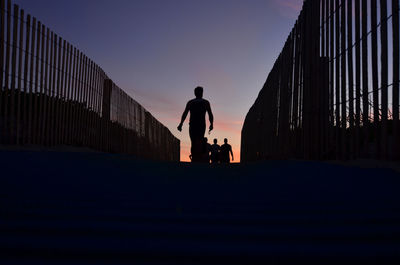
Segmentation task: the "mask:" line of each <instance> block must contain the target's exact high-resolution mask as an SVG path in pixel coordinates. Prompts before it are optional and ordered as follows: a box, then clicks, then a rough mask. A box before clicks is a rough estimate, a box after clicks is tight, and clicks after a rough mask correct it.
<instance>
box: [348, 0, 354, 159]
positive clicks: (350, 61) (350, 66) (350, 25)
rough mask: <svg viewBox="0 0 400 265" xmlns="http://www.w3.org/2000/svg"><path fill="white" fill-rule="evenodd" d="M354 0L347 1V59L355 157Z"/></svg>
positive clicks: (351, 144)
mask: <svg viewBox="0 0 400 265" xmlns="http://www.w3.org/2000/svg"><path fill="white" fill-rule="evenodd" d="M352 3H353V0H348V1H347V50H348V51H347V60H348V80H349V89H348V92H349V129H348V132H349V133H348V134H347V138H348V140H349V148H348V150H349V158H350V159H354V157H355V156H354V142H355V141H354V75H353V47H352V46H353V4H352Z"/></svg>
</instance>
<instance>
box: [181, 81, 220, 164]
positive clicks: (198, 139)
mask: <svg viewBox="0 0 400 265" xmlns="http://www.w3.org/2000/svg"><path fill="white" fill-rule="evenodd" d="M194 94H195V96H196V98H195V99H192V100H190V101H189V102H188V103H187V104H186V108H185V111H184V112H183V114H182V119H181V123H180V124H179V126H178V130H179V131H180V132H181V131H182V126H183V123H184V122H185V119H186V117H187V115H188V113H189V112H190V121H189V135H190V140H191V142H192V147H191V153H192V161H193V162H201V160H202V145H203V142H204V134H205V132H206V112H207V113H208V118H209V120H210V128H209V129H210V132H211V131H212V130H213V129H214V125H213V124H214V116H213V114H212V111H211V106H210V102H208V101H207V100H205V99H203V88H202V87H196V88H195V90H194Z"/></svg>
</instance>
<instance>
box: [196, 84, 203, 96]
mask: <svg viewBox="0 0 400 265" xmlns="http://www.w3.org/2000/svg"><path fill="white" fill-rule="evenodd" d="M194 95H195V96H196V98H202V97H203V88H202V87H201V86H198V87H196V88H195V89H194Z"/></svg>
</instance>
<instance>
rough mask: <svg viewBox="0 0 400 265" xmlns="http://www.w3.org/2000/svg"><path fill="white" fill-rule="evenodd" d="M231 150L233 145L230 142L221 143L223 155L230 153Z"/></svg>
mask: <svg viewBox="0 0 400 265" xmlns="http://www.w3.org/2000/svg"><path fill="white" fill-rule="evenodd" d="M230 150H231V146H230V145H229V144H223V145H221V151H220V152H221V154H223V155H229V151H230Z"/></svg>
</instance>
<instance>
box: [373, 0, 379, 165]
mask: <svg viewBox="0 0 400 265" xmlns="http://www.w3.org/2000/svg"><path fill="white" fill-rule="evenodd" d="M377 13H378V11H377V0H371V49H372V50H371V54H372V91H373V92H372V93H373V114H374V142H375V149H374V156H375V158H376V159H379V158H380V130H379V127H380V125H379V84H378V18H377Z"/></svg>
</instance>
